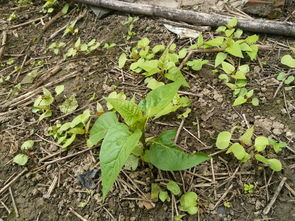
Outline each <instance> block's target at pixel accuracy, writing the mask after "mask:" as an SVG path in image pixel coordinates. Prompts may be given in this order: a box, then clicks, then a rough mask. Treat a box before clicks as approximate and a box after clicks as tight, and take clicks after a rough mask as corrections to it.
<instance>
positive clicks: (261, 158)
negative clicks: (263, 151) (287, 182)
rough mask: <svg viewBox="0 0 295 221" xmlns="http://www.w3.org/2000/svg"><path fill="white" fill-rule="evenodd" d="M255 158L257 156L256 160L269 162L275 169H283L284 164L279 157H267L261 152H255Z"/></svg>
mask: <svg viewBox="0 0 295 221" xmlns="http://www.w3.org/2000/svg"><path fill="white" fill-rule="evenodd" d="M255 158H256V160H258V161H260V162H262V163H264V164H268V165H269V166H270V168H271V169H272V170H273V171H281V170H282V164H281V162H280V161H279V160H277V159H267V158H265V157H264V156H262V155H260V154H255Z"/></svg>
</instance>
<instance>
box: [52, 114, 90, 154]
mask: <svg viewBox="0 0 295 221" xmlns="http://www.w3.org/2000/svg"><path fill="white" fill-rule="evenodd" d="M89 118H90V111H89V110H88V109H87V110H85V111H84V112H83V113H82V114H80V115H78V116H76V117H75V118H74V119H73V120H72V121H70V122H66V123H64V124H56V125H55V126H52V127H49V128H48V129H47V130H48V133H47V136H52V137H53V138H54V139H55V140H57V143H58V144H60V145H62V146H61V147H62V149H63V150H66V149H67V148H68V147H69V146H70V145H71V144H72V143H73V142H74V141H75V139H76V137H77V135H84V134H87V133H88V128H89V125H90V120H89Z"/></svg>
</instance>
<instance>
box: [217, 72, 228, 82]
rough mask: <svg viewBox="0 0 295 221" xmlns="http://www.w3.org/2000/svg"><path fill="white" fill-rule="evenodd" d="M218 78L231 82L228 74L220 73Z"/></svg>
mask: <svg viewBox="0 0 295 221" xmlns="http://www.w3.org/2000/svg"><path fill="white" fill-rule="evenodd" d="M218 78H219V79H220V80H222V81H224V82H225V83H227V82H229V77H228V75H227V74H220V75H218Z"/></svg>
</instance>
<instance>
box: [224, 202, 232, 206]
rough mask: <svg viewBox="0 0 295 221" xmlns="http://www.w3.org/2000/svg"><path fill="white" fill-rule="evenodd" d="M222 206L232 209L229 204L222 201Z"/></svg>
mask: <svg viewBox="0 0 295 221" xmlns="http://www.w3.org/2000/svg"><path fill="white" fill-rule="evenodd" d="M223 205H224V207H226V208H231V207H232V204H231V202H228V201H224V202H223Z"/></svg>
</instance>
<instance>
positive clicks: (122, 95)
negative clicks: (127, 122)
mask: <svg viewBox="0 0 295 221" xmlns="http://www.w3.org/2000/svg"><path fill="white" fill-rule="evenodd" d="M107 98H118V99H121V100H126V95H125V94H124V93H123V92H120V93H117V92H116V91H113V92H112V93H110V94H109V96H108V97H107ZM107 109H108V110H112V109H113V106H112V105H111V104H110V103H109V102H107Z"/></svg>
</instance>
